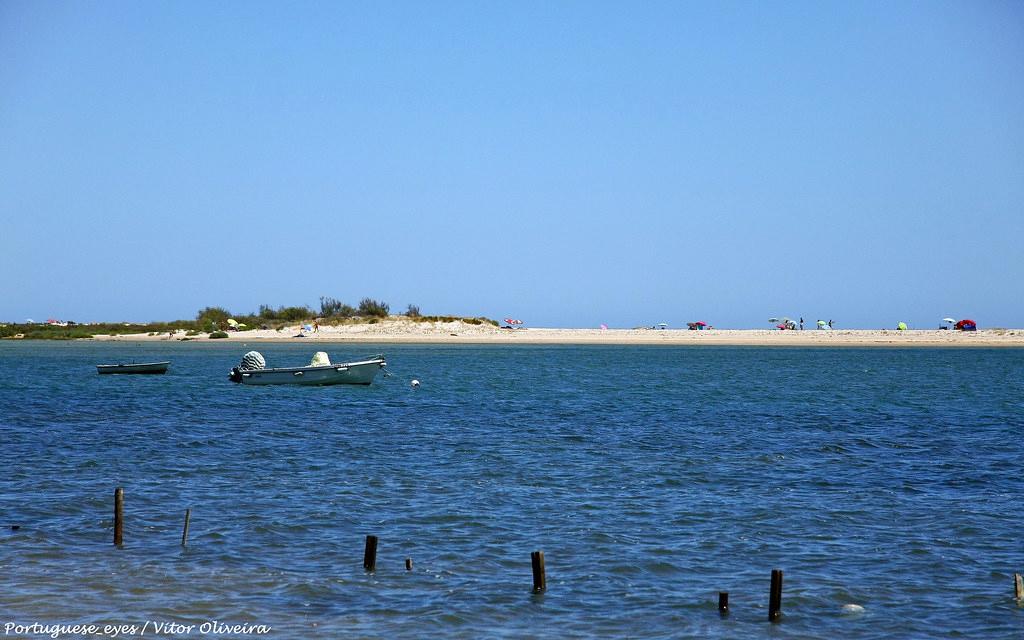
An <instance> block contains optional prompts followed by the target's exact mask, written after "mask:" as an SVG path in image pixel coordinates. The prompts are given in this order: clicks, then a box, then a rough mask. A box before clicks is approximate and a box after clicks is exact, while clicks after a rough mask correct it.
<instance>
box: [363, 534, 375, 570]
mask: <svg viewBox="0 0 1024 640" xmlns="http://www.w3.org/2000/svg"><path fill="white" fill-rule="evenodd" d="M363 568H364V569H366V570H367V571H376V570H377V536H366V549H365V550H364V551H363Z"/></svg>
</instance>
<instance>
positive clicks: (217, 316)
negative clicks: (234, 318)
mask: <svg viewBox="0 0 1024 640" xmlns="http://www.w3.org/2000/svg"><path fill="white" fill-rule="evenodd" d="M230 317H231V313H230V312H229V311H228V310H227V309H224V308H223V307H205V308H203V309H200V310H199V313H197V314H196V322H197V323H198V324H199V326H200V327H206V326H210V325H212V326H214V327H223V326H224V325H226V324H227V321H228V318H230Z"/></svg>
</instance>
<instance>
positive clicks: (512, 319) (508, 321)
mask: <svg viewBox="0 0 1024 640" xmlns="http://www.w3.org/2000/svg"><path fill="white" fill-rule="evenodd" d="M505 324H523V321H522V320H516V319H515V318H505Z"/></svg>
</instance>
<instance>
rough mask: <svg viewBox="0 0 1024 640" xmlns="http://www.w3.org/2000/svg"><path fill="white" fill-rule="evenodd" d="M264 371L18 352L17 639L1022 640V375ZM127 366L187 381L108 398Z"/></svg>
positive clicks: (822, 365) (518, 356)
mask: <svg viewBox="0 0 1024 640" xmlns="http://www.w3.org/2000/svg"><path fill="white" fill-rule="evenodd" d="M250 348H254V347H253V346H252V345H251V346H243V345H240V344H238V343H233V344H220V343H217V344H211V343H206V344H197V343H180V342H179V343H109V342H108V343H93V342H76V343H52V342H43V343H30V342H11V341H4V342H2V343H0V625H8V624H16V625H26V626H27V625H31V624H33V623H39V624H40V625H53V624H64V625H68V624H96V625H98V626H100V627H101V630H100V631H99V632H98V633H97V634H94V635H92V636H90V637H101V634H102V633H103V631H102V626H103V625H136V627H137V628H136V629H135V630H134V635H140V632H141V631H145V632H146V635H149V636H157V637H180V638H184V637H239V638H240V637H253V638H255V637H269V638H307V637H325V638H424V637H439V638H537V637H552V638H762V637H763V638H953V637H959V638H1013V637H1016V638H1020V637H1022V635H1024V606H1022V605H1020V604H1018V603H1016V602H1014V600H1013V577H1012V576H1013V574H1014V573H1015V572H1020V573H1024V437H1022V436H1024V350H1022V349H992V350H989V349H937V348H924V349H880V348H870V349H858V348H843V349H823V348H800V349H797V348H793V349H791V348H744V347H663V346H654V347H650V346H631V347H627V346H622V347H619V346H614V347H613V346H551V347H531V346H413V345H403V346H394V345H391V346H386V347H384V346H374V345H351V344H348V345H319V344H318V345H311V344H267V345H259V346H255V348H257V349H258V350H259V351H261V352H262V353H263V354H264V355H265V356H266V358H267V360H268V363H269V364H270V365H271V366H273V365H277V366H288V365H300V364H305V363H306V362H308V360H309V358H310V357H311V356H312V352H313V351H315V350H317V349H323V350H326V351H328V353H329V354H330V355H331V357H332V359H333V360H335V361H343V360H346V359H352V358H356V357H359V356H364V355H369V354H373V353H378V352H384V353H385V355H386V356H387V358H388V361H389V367H388V369H389V370H390V372H391V374H392V375H391V377H386V378H385V377H381V376H378V378H377V380H376V381H375V382H374V384H373V385H372V386H369V387H348V386H337V387H249V386H241V385H236V384H233V383H231V382H229V381H228V380H227V374H228V371H229V369H230V368H231V367H232V366H234V365H236V364H237V363H238V361H239V359H240V358H241V356H242V354H243V353H244V352H245V351H247V350H249V349H250ZM133 359H134V360H136V361H148V360H159V359H168V360H171V362H172V364H171V368H170V370H169V371H168V373H167V374H166V375H164V376H99V375H97V373H96V369H95V365H96V364H98V363H114V362H119V361H127V360H133ZM413 379H418V380H419V381H420V382H421V385H420V386H419V387H418V388H415V389H414V388H413V387H412V386H411V385H410V381H411V380H413ZM115 487H123V488H124V495H125V528H124V546H123V547H122V548H120V549H119V548H116V547H114V545H113V544H112V540H113V496H114V489H115ZM186 509H191V514H192V516H191V527H190V532H189V538H188V544H187V546H186V547H184V548H183V547H182V546H181V533H182V525H183V519H184V512H185V510H186ZM13 527H17V529H16V530H15V529H13ZM368 534H372V535H376V536H378V537H379V548H378V555H377V568H376V571H375V572H373V573H368V572H367V571H365V570H364V569H363V546H364V540H365V537H366V536H367V535H368ZM536 550H541V551H544V554H545V561H546V569H547V590H546V591H545V592H543V593H534V592H533V591H532V576H531V563H530V553H531V552H532V551H536ZM406 558H411V559H412V562H413V567H412V570H411V571H406V568H405V559H406ZM772 569H781V570H783V572H784V583H783V585H784V586H783V596H782V612H783V613H782V617H781V620H780V621H779V622H777V623H770V622H768V595H769V583H770V575H771V571H772ZM720 591H727V592H728V593H729V601H730V609H731V612H730V613H729V615H728V616H726V617H722V616H720V615H719V612H718V608H717V602H718V593H719V592H720ZM845 605H859V606H860V607H863V611H861V612H853V613H851V612H850V611H849V609H850V608H849V607H846V609H844V606H845ZM213 621H217V624H220V625H222V626H220V627H217V626H216V625H214V624H213ZM161 622H162V623H166V622H178V623H182V624H185V625H194V627H193V629H192V630H191V632H189V633H186V632H180V633H177V634H166V633H165V634H163V635H160V634H158V633H156V631H155V629H156V627H155V625H154V623H161ZM204 624H205V625H206V626H205V627H204V626H203V625H204ZM239 624H251V625H265V626H267V627H270V630H269V631H267V632H266V633H259V630H257V631H253V632H252V633H248V634H246V633H239V632H233V631H230V625H239ZM146 625H148V626H146ZM223 625H228V627H225V626H223ZM4 629H5V627H3V626H0V632H2V631H4ZM204 629H205V631H204ZM218 629H220V631H221V633H218V632H217V630H218ZM225 629H229V630H228V631H227V632H224V630H225ZM107 635H108V636H110V635H112V632H108V633H107ZM130 635H132V630H131V629H130V627H129V628H128V629H126V630H124V631H123V632H122V633H121V634H120V635H119V637H127V636H130ZM6 637H51V636H44V635H41V634H35V633H34V632H32V631H26V630H24V629H22V630H21V631H19V627H10V628H7V630H6ZM59 637H65V638H66V637H84V636H81V635H74V634H64V635H60V636H59Z"/></svg>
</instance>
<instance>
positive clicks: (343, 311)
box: [320, 296, 356, 318]
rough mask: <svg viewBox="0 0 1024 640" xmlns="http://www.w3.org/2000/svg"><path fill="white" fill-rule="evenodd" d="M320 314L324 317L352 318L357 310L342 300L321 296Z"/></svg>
mask: <svg viewBox="0 0 1024 640" xmlns="http://www.w3.org/2000/svg"><path fill="white" fill-rule="evenodd" d="M320 315H321V316H323V317H324V318H332V317H333V318H351V317H352V316H354V315H356V310H355V308H354V307H353V306H352V305H349V304H345V303H344V302H341V301H340V300H335V299H334V298H328V297H324V296H320Z"/></svg>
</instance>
